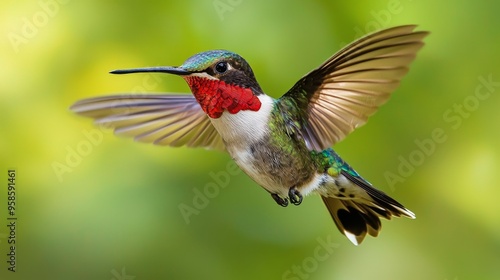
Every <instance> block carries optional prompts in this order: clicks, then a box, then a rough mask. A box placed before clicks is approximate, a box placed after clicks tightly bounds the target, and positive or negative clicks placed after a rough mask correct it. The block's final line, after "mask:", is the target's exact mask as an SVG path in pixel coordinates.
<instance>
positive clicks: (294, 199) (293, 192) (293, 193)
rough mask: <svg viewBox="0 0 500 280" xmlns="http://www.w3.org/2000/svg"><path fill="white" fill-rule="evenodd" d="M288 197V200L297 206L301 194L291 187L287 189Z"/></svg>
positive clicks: (300, 199) (300, 200) (300, 201)
mask: <svg viewBox="0 0 500 280" xmlns="http://www.w3.org/2000/svg"><path fill="white" fill-rule="evenodd" d="M288 197H289V198H290V202H291V203H292V204H293V205H295V206H297V205H300V204H301V203H302V194H301V193H300V192H299V191H298V190H297V188H296V187H295V186H294V187H291V188H290V190H289V191H288Z"/></svg>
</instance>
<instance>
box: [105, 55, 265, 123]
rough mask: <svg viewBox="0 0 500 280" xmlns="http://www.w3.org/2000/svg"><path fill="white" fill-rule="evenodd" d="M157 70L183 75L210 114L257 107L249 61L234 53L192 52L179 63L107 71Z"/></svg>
mask: <svg viewBox="0 0 500 280" xmlns="http://www.w3.org/2000/svg"><path fill="white" fill-rule="evenodd" d="M138 72H161V73H169V74H176V75H179V76H181V77H182V78H184V80H186V82H187V83H188V85H189V87H190V88H191V92H192V93H193V95H194V96H195V98H196V100H197V101H198V103H199V104H200V106H201V107H202V109H203V111H205V113H206V114H207V115H208V116H209V117H211V118H219V117H220V116H221V115H222V114H223V113H224V112H226V111H227V112H228V113H231V114H236V113H238V112H239V111H242V110H252V111H258V110H259V109H260V106H261V102H260V100H259V98H258V96H259V95H260V94H262V89H261V88H260V86H259V84H258V82H257V80H256V79H255V76H254V74H253V71H252V68H250V65H249V64H248V63H247V62H246V61H245V59H243V58H242V57H241V56H239V55H238V54H236V53H233V52H230V51H225V50H212V51H206V52H202V53H198V54H195V55H193V56H191V57H190V58H188V59H187V60H186V61H185V62H184V63H183V64H182V65H181V66H178V67H171V66H160V67H147V68H136V69H126V70H115V71H111V73H113V74H128V73H138Z"/></svg>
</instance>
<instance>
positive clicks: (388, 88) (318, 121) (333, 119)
mask: <svg viewBox="0 0 500 280" xmlns="http://www.w3.org/2000/svg"><path fill="white" fill-rule="evenodd" d="M414 28H415V26H414V25H407V26H399V27H394V28H390V29H386V30H382V31H379V32H376V33H373V34H371V35H368V36H366V37H363V38H361V39H359V40H357V41H355V42H354V43H352V44H350V45H348V46H347V47H345V48H344V49H342V50H340V51H339V52H338V53H336V54H335V55H333V56H332V57H330V58H329V59H328V60H327V61H325V62H324V63H323V64H322V65H321V66H320V67H318V68H317V69H315V70H313V71H311V72H310V73H308V74H307V75H306V76H304V77H303V78H302V79H300V80H299V81H298V82H297V83H296V84H295V85H294V86H293V87H292V88H291V89H290V90H289V91H288V92H287V93H286V94H285V95H284V96H283V97H282V98H281V99H280V102H283V101H284V100H286V99H293V100H294V102H295V103H296V104H297V106H299V107H300V108H305V109H304V110H303V111H301V116H299V119H300V118H301V119H302V120H303V123H302V135H303V137H304V140H305V142H306V145H307V146H308V148H309V149H311V150H317V151H321V150H324V149H326V148H329V147H331V146H332V145H333V144H335V143H337V142H339V141H340V140H342V139H343V138H344V137H345V136H347V135H348V134H349V133H350V132H352V131H353V130H354V129H356V128H357V127H359V126H361V125H363V124H365V123H366V121H367V120H368V117H369V116H371V115H372V114H374V113H375V112H376V111H377V109H378V107H379V106H381V105H382V104H384V103H385V102H386V101H387V100H388V99H389V97H390V95H391V93H392V92H393V91H394V90H395V89H396V88H397V87H398V86H399V82H400V80H401V79H402V78H403V76H404V75H405V74H406V73H407V72H408V66H409V64H410V63H411V62H412V61H413V60H414V59H415V56H416V53H417V52H418V50H419V49H420V48H422V46H423V44H424V43H423V42H422V40H423V38H424V37H425V36H427V34H428V32H424V31H413V29H414Z"/></svg>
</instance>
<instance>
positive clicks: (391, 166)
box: [0, 0, 500, 280]
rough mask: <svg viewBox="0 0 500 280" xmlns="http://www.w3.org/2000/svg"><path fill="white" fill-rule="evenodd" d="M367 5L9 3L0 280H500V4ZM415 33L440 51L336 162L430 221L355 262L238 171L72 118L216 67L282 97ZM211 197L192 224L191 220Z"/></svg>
mask: <svg viewBox="0 0 500 280" xmlns="http://www.w3.org/2000/svg"><path fill="white" fill-rule="evenodd" d="M353 3H354V2H353V1H345V3H340V2H338V1H331V2H326V1H324V2H321V1H282V0H281V1H264V0H259V1H248V0H215V1H212V0H210V1H177V2H176V3H174V1H149V2H142V3H140V2H139V1H68V0H66V1H62V0H61V1H60V2H58V1H55V0H40V1H13V0H6V1H2V2H1V4H0V26H1V28H2V29H1V32H2V34H3V36H2V39H1V40H0V44H1V45H0V61H1V66H0V126H1V137H0V155H1V165H0V167H1V168H0V172H1V173H2V175H1V176H0V178H3V179H2V182H3V183H1V187H0V214H1V215H0V218H1V219H0V260H1V261H0V279H116V280H121V279H128V280H131V279H294V280H296V279H439V280H443V279H450V280H452V279H460V280H462V279H500V202H499V199H500V188H499V186H498V182H499V181H500V172H499V167H500V148H499V146H500V129H499V128H500V127H499V109H498V108H499V106H500V97H499V96H498V95H499V92H500V84H499V82H500V66H499V60H498V59H499V55H498V53H499V50H500V34H499V32H498V27H499V26H500V17H498V13H499V11H500V3H499V2H498V1H496V2H495V1H493V0H491V1H484V0H483V1H476V2H472V1H454V2H444V1H442V2H437V1H430V0H425V1H411V0H400V1H397V0H381V1H357V2H356V3H355V4H353ZM409 23H414V24H418V25H419V27H418V29H419V30H429V31H431V32H432V34H431V35H430V36H429V37H428V38H427V39H426V46H425V47H424V48H423V49H422V51H421V52H420V53H419V55H418V57H417V59H416V61H415V62H414V63H413V64H412V68H411V71H410V72H409V75H408V76H407V77H406V78H405V79H404V80H403V83H402V85H401V87H400V88H399V89H398V90H397V91H396V93H395V94H394V96H393V97H392V99H391V100H390V101H389V102H388V103H387V104H386V105H385V106H383V107H382V108H381V110H380V111H379V112H378V113H377V114H376V115H375V116H374V117H372V118H371V119H370V121H369V122H368V125H366V126H365V127H363V128H361V129H359V130H357V131H355V132H354V133H352V134H351V135H350V136H349V137H348V139H347V140H346V141H343V142H341V143H339V144H338V145H337V146H336V150H337V151H338V152H339V153H340V154H341V155H342V156H343V158H344V159H346V160H347V161H348V162H349V163H350V164H351V165H352V166H354V167H355V168H356V169H357V171H358V172H360V173H361V174H362V175H363V176H364V177H365V178H367V179H368V180H369V181H371V182H372V183H373V184H374V185H376V186H378V187H379V188H380V189H382V190H384V191H386V192H387V193H388V194H390V195H391V196H393V197H394V198H396V199H397V200H399V201H401V202H402V203H404V204H405V205H406V206H407V207H408V208H410V209H411V210H412V211H413V212H415V213H416V215H417V219H416V220H409V219H396V220H394V221H390V222H388V221H384V230H383V231H382V233H381V235H380V236H379V237H378V238H376V239H375V238H371V237H367V238H366V239H365V241H364V243H363V244H362V245H361V246H359V247H355V246H353V245H352V244H350V242H349V241H348V240H347V239H346V238H345V237H344V236H342V235H341V234H340V233H338V231H337V229H336V227H335V225H334V224H333V222H332V221H331V219H330V216H329V214H328V212H327V211H326V209H325V207H324V205H323V204H322V202H321V199H320V198H319V197H317V196H311V197H308V198H307V199H305V201H304V202H303V203H302V205H301V206H300V207H293V206H292V207H287V208H282V207H279V206H277V205H276V204H275V202H274V201H272V199H271V198H270V197H269V195H268V194H267V193H266V192H265V191H263V190H262V189H261V188H260V187H258V186H257V185H256V184H255V183H253V182H252V181H251V180H250V179H249V178H248V177H247V176H246V175H244V174H243V173H242V172H239V173H238V172H234V170H233V169H232V165H231V164H230V162H231V161H230V158H229V156H228V155H227V154H223V153H218V152H211V151H206V150H203V149H187V148H178V149H174V148H166V147H156V146H153V145H147V144H138V143H134V141H132V140H131V139H124V138H118V137H115V136H114V135H113V133H112V132H110V131H108V130H100V129H98V128H96V127H95V126H94V125H93V124H92V122H91V121H90V120H89V119H85V118H80V117H77V116H75V115H74V114H72V113H71V112H70V111H69V110H68V107H69V106H70V105H71V104H72V103H73V102H75V101H76V100H79V99H82V98H87V97H92V96H99V95H105V94H110V93H120V92H134V93H138V92H188V87H187V86H186V84H185V83H184V81H183V80H182V79H180V78H178V77H174V76H168V75H146V74H137V75H127V76H113V75H109V74H108V71H110V70H113V69H120V68H130V67H141V66H156V65H180V64H181V63H182V62H183V61H184V60H185V59H186V58H187V57H189V56H190V55H192V54H194V53H197V52H201V51H204V50H209V49H219V48H223V49H228V50H232V51H235V52H237V53H239V54H240V55H242V56H243V57H245V58H246V59H247V61H248V62H249V63H250V64H251V65H252V67H253V70H254V72H255V73H256V76H257V79H258V80H259V82H260V83H261V86H262V88H263V89H264V90H265V91H266V92H268V93H269V94H270V95H272V96H274V97H279V96H281V94H282V93H284V92H285V91H286V90H288V88H289V87H291V85H293V83H294V82H295V81H296V80H298V79H299V78H300V77H301V76H302V75H304V74H305V73H307V72H308V71H309V70H311V69H313V68H314V67H316V66H318V65H319V64H321V63H322V62H323V61H324V60H325V59H326V58H328V57H329V56H330V55H332V54H333V53H334V52H336V51H337V50H338V49H339V48H340V47H341V46H343V45H345V44H346V43H348V42H350V41H352V40H353V39H354V38H356V37H359V36H360V35H362V34H365V33H367V32H371V31H374V30H375V29H379V28H385V27H390V26H395V25H400V24H409ZM485 81H486V82H485ZM488 81H489V82H488ZM436 130H437V131H438V132H441V134H443V135H441V136H440V137H438V138H436V139H437V140H429V139H432V137H433V133H438V132H435V131H436ZM426 139H427V140H426ZM417 142H418V143H426V145H427V146H425V147H427V148H425V149H424V148H421V147H420V146H419V145H417ZM431 143H432V144H431ZM432 146H434V148H432ZM228 164H229V166H228ZM9 168H15V169H16V170H17V181H16V182H17V202H18V209H17V217H18V221H17V272H16V273H11V272H8V271H7V263H6V259H7V257H6V254H7V253H8V250H7V245H8V244H7V241H8V238H7V237H8V234H7V233H8V232H7V231H8V228H7V227H6V225H7V220H6V215H7V203H6V195H7V183H8V182H7V170H8V169H9ZM214 174H215V175H214ZM395 176H399V177H395ZM214 178H218V179H214ZM217 180H225V181H224V182H222V183H220V182H219V183H218V181H217ZM211 184H212V185H211ZM213 184H219V188H218V189H216V190H218V191H217V192H216V193H215V194H214V193H210V195H211V196H212V198H208V199H207V201H208V202H207V201H202V200H199V201H197V202H198V203H204V204H205V205H198V206H199V207H198V209H196V211H197V212H196V213H195V214H193V215H191V216H189V217H188V219H187V220H186V219H185V218H184V217H183V215H181V211H180V209H179V206H180V205H188V206H191V207H195V205H194V204H193V199H194V198H195V197H196V193H197V192H203V191H204V190H205V189H207V188H208V187H207V186H209V185H210V186H213ZM221 184H222V185H221ZM225 185H227V186H225ZM212 190H213V189H212ZM186 221H188V223H187V222H186ZM325 244H329V245H325Z"/></svg>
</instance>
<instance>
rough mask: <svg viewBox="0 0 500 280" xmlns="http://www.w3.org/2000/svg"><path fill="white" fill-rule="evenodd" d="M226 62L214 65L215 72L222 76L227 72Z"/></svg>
mask: <svg viewBox="0 0 500 280" xmlns="http://www.w3.org/2000/svg"><path fill="white" fill-rule="evenodd" d="M227 68H228V67H227V62H225V61H222V62H219V63H217V64H216V65H215V71H217V72H218V73H220V74H223V73H225V72H226V71H227Z"/></svg>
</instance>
